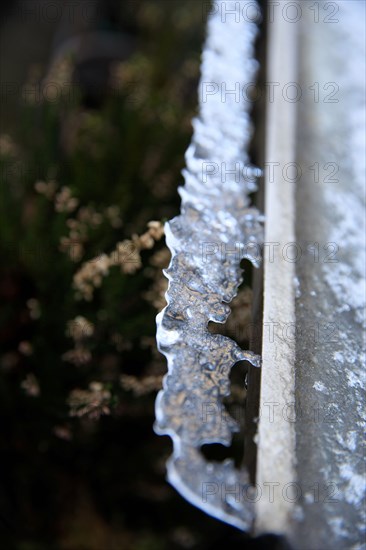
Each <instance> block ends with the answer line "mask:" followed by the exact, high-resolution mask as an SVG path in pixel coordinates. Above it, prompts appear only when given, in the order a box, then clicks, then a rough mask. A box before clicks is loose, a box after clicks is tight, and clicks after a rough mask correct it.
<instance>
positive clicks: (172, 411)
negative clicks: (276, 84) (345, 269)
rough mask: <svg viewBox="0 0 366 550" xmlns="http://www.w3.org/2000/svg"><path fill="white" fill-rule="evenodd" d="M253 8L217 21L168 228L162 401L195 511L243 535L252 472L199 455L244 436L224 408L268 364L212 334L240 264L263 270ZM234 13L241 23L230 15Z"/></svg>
mask: <svg viewBox="0 0 366 550" xmlns="http://www.w3.org/2000/svg"><path fill="white" fill-rule="evenodd" d="M245 4H246V2H227V1H226V2H215V4H214V8H215V9H213V10H212V13H211V14H210V15H209V18H208V23H207V39H206V44H205V47H204V50H203V54H202V67H201V80H200V85H199V100H200V103H199V107H200V110H199V117H198V118H197V119H195V120H194V121H193V128H194V133H193V138H192V142H191V145H190V147H189V148H188V150H187V153H186V166H187V167H186V169H185V170H184V172H183V175H184V178H185V185H184V187H182V188H180V190H179V192H180V195H181V197H182V204H181V214H180V216H178V217H176V218H174V219H173V220H171V221H170V222H168V223H167V224H166V240H167V245H168V246H169V248H170V250H171V252H172V259H171V263H170V265H169V268H168V269H167V270H166V272H165V274H166V276H167V278H168V279H169V288H168V291H167V294H166V298H167V303H168V305H167V306H166V308H165V309H164V310H163V311H162V312H161V313H160V314H159V315H158V317H157V341H158V347H159V350H160V351H161V352H162V353H163V354H164V355H165V356H166V358H167V361H168V374H167V376H166V377H165V380H164V388H163V390H161V391H160V393H159V394H158V396H157V400H156V424H155V430H156V432H157V433H159V434H167V435H169V436H170V437H171V438H172V440H173V446H174V451H173V455H172V457H171V458H170V460H169V461H168V465H167V467H168V480H169V481H170V483H171V484H172V485H173V486H174V487H175V488H176V489H177V490H178V491H179V492H180V493H181V494H182V495H183V496H184V497H185V498H186V499H187V500H189V501H190V502H191V503H192V504H194V505H196V506H197V507H199V508H201V509H202V510H204V511H205V512H207V513H208V514H210V515H212V516H214V517H216V518H218V519H220V520H223V521H226V522H227V523H230V524H232V525H234V526H236V527H238V528H240V529H243V530H247V529H249V528H250V527H251V524H252V521H253V497H252V494H251V490H252V489H251V487H250V484H249V478H248V475H247V473H246V472H245V471H243V470H238V469H236V468H235V467H234V464H233V461H231V460H226V461H225V462H223V463H216V462H208V461H207V460H206V459H205V458H204V456H203V455H202V453H201V451H200V447H201V446H202V445H203V444H207V443H221V444H223V445H226V446H229V445H230V443H231V439H232V434H233V432H235V431H237V429H238V426H237V423H236V421H235V420H234V419H233V418H231V417H230V416H229V415H228V413H227V412H226V410H225V407H224V405H223V403H222V399H223V397H224V396H227V395H228V394H229V392H230V382H229V374H230V370H231V368H232V366H233V365H234V364H235V363H236V362H238V361H241V360H247V361H250V362H251V363H252V364H253V365H256V366H259V362H260V360H259V358H258V356H256V355H254V354H253V353H251V352H249V351H243V350H242V349H241V348H240V347H239V346H238V345H237V344H236V342H234V341H233V340H231V339H230V338H227V337H225V336H223V335H220V334H212V333H210V332H209V330H208V323H209V322H210V321H214V322H216V323H224V322H225V321H226V319H227V317H228V315H229V313H230V308H229V306H228V303H229V302H230V301H231V300H232V299H233V298H234V296H235V295H236V293H237V290H238V286H239V285H240V283H241V282H242V269H241V268H240V265H239V264H240V261H241V260H242V259H243V258H247V259H249V260H250V261H252V262H253V263H254V264H255V265H258V263H259V261H260V251H259V250H260V244H261V242H262V240H263V237H262V222H263V219H262V216H261V215H260V213H259V212H258V211H257V210H256V209H254V208H251V207H250V206H249V198H248V195H249V193H251V192H253V190H255V173H256V171H255V170H253V168H252V167H250V165H249V158H248V152H247V146H248V142H249V140H250V136H251V131H250V120H249V108H250V105H249V103H248V102H247V101H245V100H244V99H243V96H242V95H241V93H242V91H243V89H244V86H245V85H246V84H247V83H249V82H253V79H254V76H255V72H256V69H257V62H256V61H255V60H254V59H253V44H254V40H255V37H256V33H257V27H256V24H255V23H254V22H251V21H248V17H243V7H244V6H245ZM252 4H253V3H252ZM222 7H223V8H224V10H222V9H221V8H222ZM232 10H237V15H236V16H235V15H233V14H229V11H232ZM225 11H226V15H225ZM233 91H235V92H233ZM243 382H244V381H243Z"/></svg>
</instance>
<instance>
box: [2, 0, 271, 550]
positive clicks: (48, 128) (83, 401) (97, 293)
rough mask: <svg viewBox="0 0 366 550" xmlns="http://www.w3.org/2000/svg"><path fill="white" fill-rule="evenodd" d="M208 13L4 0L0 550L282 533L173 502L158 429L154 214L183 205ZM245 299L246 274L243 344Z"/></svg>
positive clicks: (148, 0) (87, 549)
mask: <svg viewBox="0 0 366 550" xmlns="http://www.w3.org/2000/svg"><path fill="white" fill-rule="evenodd" d="M207 11H208V3H207V2H197V1H195V0H184V1H180V0H162V1H158V0H130V1H122V0H115V1H114V0H100V1H99V0H93V1H90V2H89V0H80V1H78V0H75V1H71V0H70V1H61V0H54V1H47V0H35V1H33V0H24V1H16V0H13V1H9V0H7V1H5V0H3V1H2V2H1V3H0V14H1V49H0V70H1V74H0V77H1V89H0V92H1V113H0V122H1V134H0V177H1V188H0V229H1V245H0V250H1V259H2V262H1V272H0V299H1V309H0V322H1V326H0V344H1V356H0V418H1V432H0V433H1V435H0V457H1V470H0V540H1V544H0V548H1V549H4V550H7V549H12V548H15V549H19V550H43V549H44V550H112V549H118V550H129V549H133V550H163V549H168V548H169V549H175V548H176V549H185V548H194V549H208V548H221V547H223V546H225V545H226V547H230V548H231V547H238V548H277V547H278V546H277V542H276V541H275V539H273V538H271V537H267V538H266V537H265V538H261V539H259V540H250V539H249V538H248V537H247V536H246V535H244V534H241V533H239V532H238V531H237V530H236V529H233V528H230V527H228V526H226V525H224V524H222V523H220V522H218V521H216V520H214V519H211V518H210V517H209V516H206V515H205V514H203V513H202V512H200V511H199V510H197V509H196V508H194V507H192V506H191V505H189V504H188V503H187V502H186V501H185V500H184V499H183V498H181V497H180V496H179V495H178V494H177V493H176V492H175V491H174V490H173V489H172V488H171V487H170V486H169V485H168V484H167V483H166V481H165V461H166V459H167V457H168V456H169V455H170V453H171V450H172V446H171V442H170V439H169V438H167V437H158V436H156V435H155V434H154V432H153V422H154V400H155V395H156V392H157V390H158V389H159V388H160V386H161V379H162V376H163V375H164V373H165V370H166V366H165V360H164V358H163V357H162V356H160V355H159V353H158V352H157V351H156V348H155V340H154V335H155V315H156V313H157V312H158V311H160V309H161V308H162V307H163V306H164V292H165V288H166V282H165V279H164V277H163V276H162V268H163V267H165V266H166V265H167V264H168V262H169V252H168V250H167V249H166V247H165V245H164V238H163V236H162V230H161V227H162V224H163V222H164V220H165V219H167V218H171V217H173V216H174V215H176V214H177V213H178V212H179V200H178V194H177V187H178V185H180V184H182V177H181V174H180V172H181V169H182V168H183V165H184V152H185V150H186V148H187V146H188V144H189V141H190V138H191V119H192V117H193V116H194V115H195V113H196V108H197V84H198V78H199V63H200V52H201V48H202V44H203V39H204V28H205V20H206V16H207ZM250 308H251V292H250V289H249V288H243V289H242V290H241V293H240V294H239V296H238V299H237V300H236V302H235V303H234V304H233V314H232V317H231V319H232V324H231V325H228V326H227V327H225V330H226V333H230V331H231V333H233V332H235V334H232V335H233V336H235V337H236V339H237V340H238V341H239V343H242V344H243V345H245V344H247V342H248V339H249V335H248V334H247V332H246V327H247V324H248V321H249V320H250V317H249V314H250ZM239 374H240V373H239ZM239 379H240V376H239ZM241 380H242V378H241ZM234 385H235V380H234V378H233V387H234ZM242 386H243V385H242V384H241V385H239V386H238V387H237V388H236V390H237V391H236V392H235V391H234V392H233V396H232V397H231V403H228V407H230V406H231V407H233V406H236V405H238V406H242V402H243V399H245V395H244V394H243V389H241V390H240V388H242ZM236 400H237V402H236ZM238 448H239V447H238ZM239 460H240V452H239Z"/></svg>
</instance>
